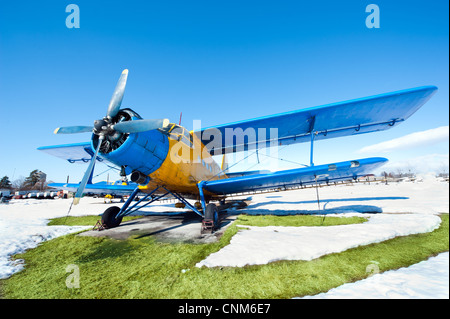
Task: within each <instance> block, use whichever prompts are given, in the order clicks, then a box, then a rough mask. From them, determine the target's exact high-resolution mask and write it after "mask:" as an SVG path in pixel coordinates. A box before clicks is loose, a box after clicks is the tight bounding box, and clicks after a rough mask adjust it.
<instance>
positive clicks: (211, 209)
mask: <svg viewBox="0 0 450 319" xmlns="http://www.w3.org/2000/svg"><path fill="white" fill-rule="evenodd" d="M205 220H208V221H212V222H213V223H214V228H218V227H219V210H218V209H217V207H216V205H214V204H208V206H206V212H205Z"/></svg>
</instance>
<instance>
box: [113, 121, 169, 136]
mask: <svg viewBox="0 0 450 319" xmlns="http://www.w3.org/2000/svg"><path fill="white" fill-rule="evenodd" d="M167 125H169V120H168V119H160V120H151V119H149V120H134V121H126V122H119V123H117V124H114V126H113V127H112V128H113V129H114V130H115V131H117V132H120V133H139V132H145V131H150V130H154V129H157V128H163V127H166V126H167Z"/></svg>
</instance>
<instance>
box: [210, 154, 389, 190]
mask: <svg viewBox="0 0 450 319" xmlns="http://www.w3.org/2000/svg"><path fill="white" fill-rule="evenodd" d="M386 162H387V159H386V158H382V157H372V158H364V159H359V160H355V161H345V162H339V163H333V164H325V165H317V166H309V167H302V168H296V169H290V170H285V171H277V172H273V173H268V174H256V175H248V176H242V177H233V178H227V179H220V180H215V181H208V182H203V185H202V187H203V189H205V190H207V191H210V192H212V193H214V194H217V195H229V194H238V193H243V192H253V191H264V190H269V189H275V188H281V189H283V190H284V189H289V188H294V187H298V186H304V185H311V184H315V183H329V182H337V181H343V180H351V179H356V178H357V177H359V176H364V175H367V174H369V173H371V172H373V170H374V169H376V168H377V167H379V166H381V165H383V164H384V163H386Z"/></svg>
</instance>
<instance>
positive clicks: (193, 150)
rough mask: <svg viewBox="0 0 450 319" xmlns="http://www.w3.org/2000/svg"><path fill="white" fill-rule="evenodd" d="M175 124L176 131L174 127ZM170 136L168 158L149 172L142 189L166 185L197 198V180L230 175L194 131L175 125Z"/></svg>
mask: <svg viewBox="0 0 450 319" xmlns="http://www.w3.org/2000/svg"><path fill="white" fill-rule="evenodd" d="M171 125H173V124H171ZM175 126H176V128H177V129H176V133H175V132H174V131H175V130H173V129H174V127H175ZM168 139H169V150H168V154H167V156H166V159H165V160H164V162H163V163H162V164H161V166H160V167H159V168H158V169H157V170H156V171H154V172H153V173H151V174H149V175H148V176H149V177H150V182H149V183H148V184H147V185H145V186H140V187H139V188H140V189H141V190H142V191H143V192H150V191H152V190H154V189H155V188H156V187H158V186H164V187H165V188H167V189H168V190H170V191H175V192H178V193H181V194H190V195H194V197H196V196H197V195H198V194H199V190H198V187H197V183H198V182H200V181H207V180H217V179H223V178H227V176H226V175H225V174H223V173H222V169H221V167H220V166H219V165H218V164H217V163H216V162H215V161H214V159H213V158H212V156H211V155H210V153H209V152H208V151H207V149H206V148H205V146H204V145H203V143H202V142H201V140H200V139H199V138H198V137H197V136H196V135H195V134H193V133H192V132H189V131H187V130H186V129H184V128H182V127H180V126H177V125H174V126H173V127H172V129H170V130H169V134H168Z"/></svg>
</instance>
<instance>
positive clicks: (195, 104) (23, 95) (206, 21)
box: [0, 0, 449, 181]
mask: <svg viewBox="0 0 450 319" xmlns="http://www.w3.org/2000/svg"><path fill="white" fill-rule="evenodd" d="M70 3H74V4H77V5H78V6H79V8H80V28H79V29H68V28H67V27H66V25H65V20H66V17H67V16H68V13H66V12H65V8H66V6H67V5H68V4H70ZM370 3H375V4H377V5H378V6H379V8H380V28H379V29H369V28H367V27H366V24H365V20H366V17H367V16H368V14H369V13H366V12H365V8H366V6H367V5H368V4H370ZM448 9H449V8H448V1H432V2H430V1H378V0H373V1H372V0H371V1H363V0H358V1H353V0H351V1H339V2H338V1H314V2H312V1H307V2H306V1H305V2H302V1H281V2H280V1H145V2H144V1H107V2H106V1H105V2H100V1H95V2H94V1H78V0H71V1H40V2H37V1H20V2H13V1H9V2H6V1H2V2H1V3H0V94H1V98H0V110H1V113H2V116H1V117H0V130H1V136H2V143H1V145H2V151H1V155H0V177H1V176H4V175H7V176H9V177H10V179H11V180H14V179H16V178H18V177H20V176H28V174H29V172H30V171H32V170H33V169H36V168H37V169H40V170H42V171H44V172H45V173H47V175H48V179H50V180H53V181H65V179H66V177H67V175H70V179H71V181H79V180H80V179H81V177H82V175H83V172H84V170H85V169H86V166H83V165H76V164H74V165H71V164H69V163H67V162H64V161H63V160H61V159H58V158H53V157H51V156H49V155H47V154H45V153H41V152H39V151H37V150H36V148H37V147H39V146H44V145H55V144H66V143H71V142H82V141H86V140H89V138H90V134H89V133H83V134H78V135H71V136H69V135H54V134H53V130H54V129H55V128H56V127H58V126H67V125H91V124H92V122H93V121H94V120H95V119H98V118H101V117H103V116H104V115H105V113H106V109H107V107H108V102H109V99H110V98H111V94H112V92H113V90H114V87H115V84H116V82H117V80H118V77H119V75H120V73H121V71H122V70H123V69H125V68H128V69H129V72H130V73H129V77H128V83H127V88H126V92H125V97H124V100H123V107H131V108H133V109H134V110H135V111H137V112H138V113H139V114H140V115H142V116H143V117H144V118H169V119H171V120H172V121H174V122H177V121H178V118H179V115H180V112H183V121H182V124H183V125H184V126H186V127H187V128H192V121H193V120H198V119H200V120H201V121H202V126H204V127H207V126H212V125H215V124H223V123H227V122H234V121H238V120H244V119H250V118H253V117H259V116H264V115H269V114H273V113H280V112H285V111H292V110H296V109H301V108H306V107H311V106H317V105H322V104H328V103H332V102H338V101H344V100H349V99H354V98H360V97H364V96H369V95H374V94H380V93H385V92H390V91H396V90H401V89H407V88H411V87H417V86H423V85H436V86H438V88H439V91H438V93H437V94H435V96H434V97H433V98H432V99H431V100H430V101H429V102H428V103H427V104H425V106H424V107H422V108H421V109H420V110H419V111H418V112H417V113H415V114H414V115H413V116H412V117H411V118H410V119H409V120H408V121H406V122H405V123H402V124H401V125H399V126H397V127H395V128H394V129H392V130H388V131H384V132H380V133H374V134H364V135H361V136H355V137H345V138H339V139H331V140H327V141H321V142H319V143H316V145H315V162H316V164H320V163H329V162H335V161H341V160H350V159H357V158H362V157H369V156H384V157H387V158H389V159H390V160H391V163H393V164H395V163H405V162H408V161H412V163H417V161H419V163H420V161H434V162H436V161H438V162H442V163H443V164H445V163H446V165H448V125H449V124H448V122H449V107H448V105H449V92H448V85H449V83H448V78H449V74H448V70H449V65H448V63H449V62H448V61H449V51H448V48H449V41H448V40H449V37H448V29H449V28H448V27H449V19H448ZM445 126H447V137H445V129H444V130H442V129H441V130H440V131H439V132H442V131H443V132H444V137H443V138H437V139H436V138H435V139H432V141H431V142H430V143H422V144H420V145H417V144H414V145H413V146H412V147H410V148H408V147H406V149H405V148H404V149H402V150H398V151H397V150H395V149H394V150H390V151H389V152H387V153H386V152H382V151H380V150H378V151H380V152H379V153H370V152H369V153H364V154H363V153H361V152H360V151H361V149H362V148H364V147H367V146H370V145H375V144H379V143H382V142H386V141H389V140H392V139H396V138H401V137H404V136H407V135H408V134H412V133H415V132H423V131H429V130H432V129H435V128H439V127H445ZM433 132H435V131H433ZM280 156H282V157H283V158H285V159H289V160H292V161H295V162H299V163H307V162H308V161H309V146H308V145H303V144H302V145H294V146H289V147H288V148H286V149H282V150H280ZM266 164H267V163H266ZM263 165H264V162H263V163H262V164H260V165H258V167H254V168H266V167H263ZM279 166H280V167H281V168H285V167H287V166H286V164H285V163H281V164H280V165H279ZM242 168H246V167H244V166H243V167H242ZM104 170H106V167H104V166H102V165H99V167H98V168H97V170H96V172H97V173H100V172H102V171H104ZM100 179H106V176H105V174H103V175H101V176H99V177H98V178H97V180H100Z"/></svg>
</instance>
